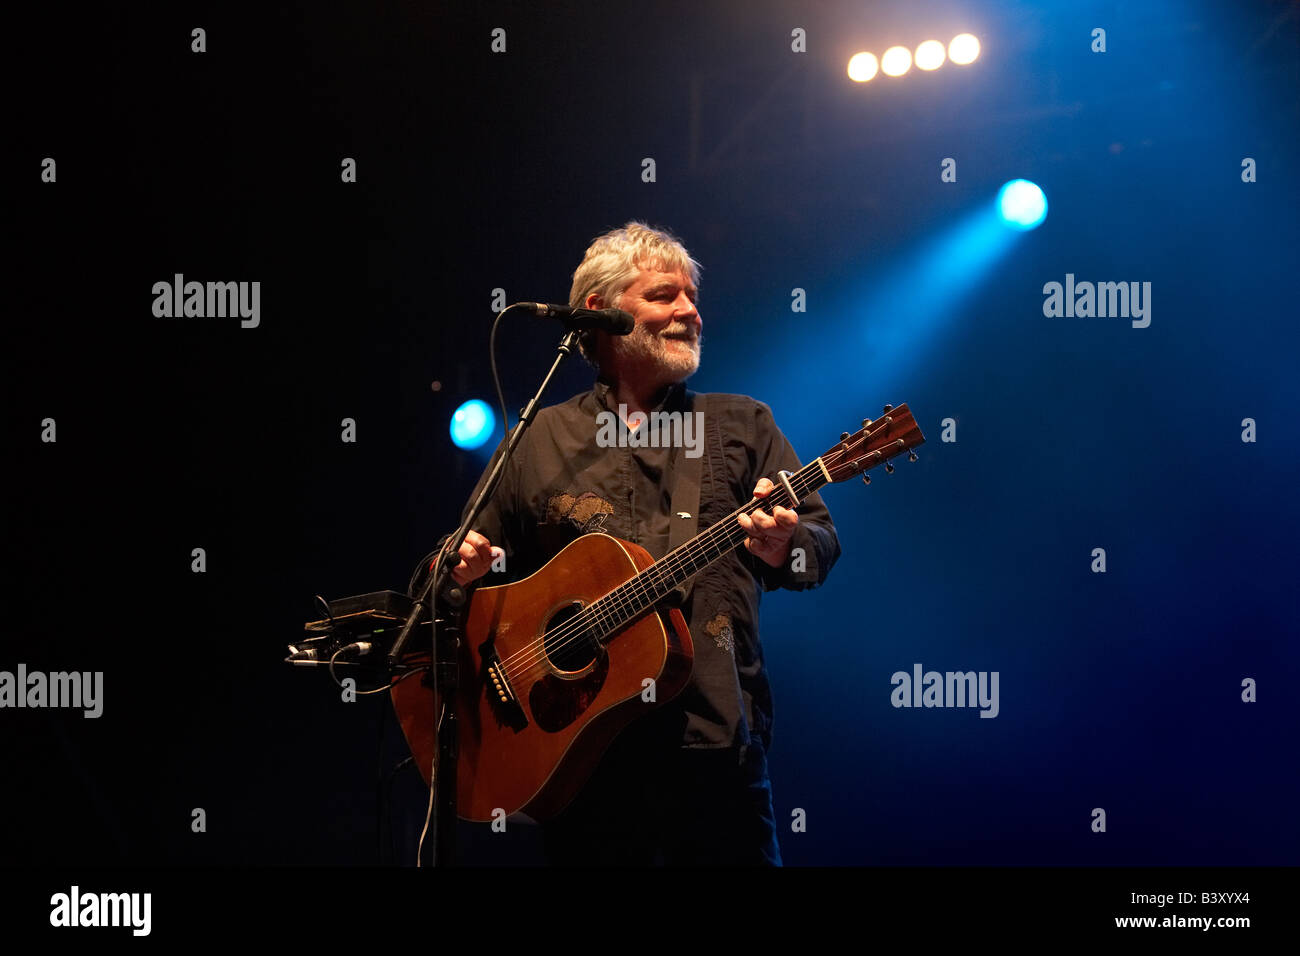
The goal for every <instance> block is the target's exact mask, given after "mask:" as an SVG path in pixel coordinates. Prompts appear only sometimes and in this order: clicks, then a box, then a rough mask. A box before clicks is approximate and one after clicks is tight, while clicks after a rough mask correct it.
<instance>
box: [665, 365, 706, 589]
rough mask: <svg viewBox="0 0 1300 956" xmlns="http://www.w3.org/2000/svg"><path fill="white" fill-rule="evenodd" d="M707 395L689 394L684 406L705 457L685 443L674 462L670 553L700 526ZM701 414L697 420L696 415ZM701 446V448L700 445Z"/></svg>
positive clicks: (685, 398)
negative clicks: (691, 452)
mask: <svg viewBox="0 0 1300 956" xmlns="http://www.w3.org/2000/svg"><path fill="white" fill-rule="evenodd" d="M706 399H707V396H706V395H699V394H696V393H695V392H692V391H687V392H686V395H685V396H684V400H683V403H682V415H683V422H682V425H683V428H685V427H686V419H685V416H691V419H692V420H691V423H690V426H689V427H690V428H691V429H692V434H693V435H698V437H697V438H696V440H697V441H698V442H700V443H701V445H702V446H703V447H702V449H701V450H702V451H703V454H701V455H698V456H696V457H694V458H691V457H689V456H688V455H687V454H686V448H685V442H683V443H682V446H681V447H679V448H678V449H677V453H676V455H674V461H673V500H672V506H671V507H672V510H673V513H672V518H671V520H670V522H669V525H668V550H669V551H672V550H673V549H674V548H676V547H679V546H680V545H683V544H685V543H686V542H687V541H690V540H691V538H693V537H695V535H696V534H698V533H699V527H700V476H701V473H702V471H703V463H704V459H705V458H706V457H707V456H708V455H709V453H710V450H711V449H710V448H709V442H708V441H707V439H706V436H707V435H708V433H709V430H708V424H707V423H708V422H709V420H710V419H709V415H708V413H707V411H708V402H707V400H706ZM696 412H700V413H702V414H701V415H700V417H699V418H698V419H697V418H696V417H695V413H696ZM696 421H703V422H704V423H705V425H704V426H703V428H702V429H701V430H696V428H695V423H696ZM697 447H700V446H697ZM692 583H693V582H688V583H687V584H684V585H682V586H681V587H679V588H678V589H677V590H678V591H679V592H680V596H679V600H680V601H681V602H682V603H685V600H686V598H687V597H688V596H689V595H690V592H691V584H692Z"/></svg>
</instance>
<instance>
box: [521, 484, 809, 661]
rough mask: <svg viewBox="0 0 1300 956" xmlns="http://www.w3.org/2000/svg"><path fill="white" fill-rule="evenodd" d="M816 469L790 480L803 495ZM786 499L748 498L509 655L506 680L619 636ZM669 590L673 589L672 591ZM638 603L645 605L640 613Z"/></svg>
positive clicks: (779, 495) (781, 495)
mask: <svg viewBox="0 0 1300 956" xmlns="http://www.w3.org/2000/svg"><path fill="white" fill-rule="evenodd" d="M816 466H817V462H816V461H813V462H810V463H809V464H807V465H805V466H803V467H801V468H800V469H799V470H798V471H797V472H795V473H794V474H792V475H791V476H790V484H791V486H792V487H793V486H794V485H795V484H796V483H797V484H798V485H799V486H801V487H800V491H801V495H800V496H801V497H806V496H807V495H808V494H811V493H812V491H814V490H815V489H814V488H812V487H810V484H809V479H810V478H812V476H813V474H814V473H815V472H817V471H819V469H818V468H817V467H816ZM823 483H824V482H823ZM788 501H789V498H788V496H787V495H786V493H785V489H784V488H783V487H781V486H777V488H775V489H773V491H772V492H771V493H770V494H768V495H767V496H766V497H765V498H753V499H750V501H749V502H747V503H746V504H745V505H742V506H741V507H740V508H737V509H736V510H735V511H733V512H732V513H731V514H729V515H728V516H727V517H726V518H723V519H722V520H721V521H719V522H718V523H717V524H715V525H714V526H713V527H712V528H710V529H709V530H707V531H705V532H704V533H703V534H701V535H699V536H698V537H697V538H696V539H695V540H694V541H688V542H686V543H685V544H682V545H680V546H679V547H677V548H675V549H674V550H673V551H671V552H670V553H669V554H667V555H665V556H664V557H663V558H662V559H661V560H660V561H657V562H655V564H653V565H651V566H650V567H648V568H645V569H643V570H642V571H640V572H638V573H637V574H636V575H634V576H633V577H631V578H629V579H628V580H627V581H624V582H623V583H622V584H620V585H619V586H618V587H616V588H614V589H613V590H612V591H610V592H609V593H608V594H605V595H603V596H602V597H600V598H597V599H596V600H595V601H592V602H591V603H590V604H588V605H587V606H586V607H584V608H583V609H582V610H581V611H580V612H579V613H578V614H576V615H574V617H573V618H572V619H571V620H569V621H567V622H566V623H565V624H563V625H562V626H561V627H560V629H559V630H558V631H555V632H553V633H550V634H549V635H546V634H544V635H542V637H540V638H537V639H534V640H533V641H532V642H530V643H529V644H526V645H524V646H523V647H522V648H520V649H519V650H518V651H516V652H515V653H514V654H512V655H511V656H510V657H508V658H506V659H505V660H502V661H501V668H502V671H503V672H504V673H505V675H506V677H507V678H508V679H511V680H518V679H519V678H521V677H523V676H525V675H526V674H528V672H529V671H531V670H532V669H534V668H535V667H537V666H538V665H539V664H541V663H542V662H543V661H545V660H546V659H547V658H548V656H549V655H551V654H554V653H556V652H557V651H560V650H561V649H563V648H564V647H565V646H567V645H568V644H571V643H572V642H573V641H575V640H579V639H581V638H582V637H584V636H586V635H587V634H588V633H589V632H590V631H591V630H592V627H593V625H594V626H595V627H596V628H597V629H599V630H601V631H604V633H605V634H606V636H609V635H612V634H614V633H616V632H617V631H618V630H619V629H621V628H622V627H623V626H624V625H625V624H626V623H629V621H624V620H622V617H623V616H624V612H626V611H628V610H631V611H632V615H633V616H635V615H636V614H637V613H639V611H643V610H645V607H646V606H649V605H651V604H653V603H654V602H655V601H659V600H662V599H663V597H664V596H666V594H667V593H668V591H664V592H663V593H662V594H661V593H660V592H659V588H660V586H661V585H662V583H663V582H664V580H665V579H668V580H672V579H674V578H676V577H677V575H679V574H682V573H683V572H685V571H686V567H687V562H688V561H689V562H690V565H691V566H692V570H691V571H690V572H689V573H686V574H685V575H684V576H683V577H682V578H681V581H678V582H675V583H674V587H675V586H676V584H677V583H682V582H684V581H687V580H690V579H691V578H692V577H694V576H695V575H696V574H698V573H700V572H701V571H703V570H704V568H706V567H708V565H709V564H711V563H712V562H713V561H714V560H715V559H716V558H718V557H721V556H722V555H724V554H726V553H727V552H728V551H730V550H734V549H735V548H736V547H737V546H738V545H739V544H741V543H742V542H743V540H744V538H745V537H747V536H748V533H747V532H746V531H745V530H744V529H743V528H741V527H740V525H739V523H738V522H736V519H737V518H738V517H739V516H740V515H742V514H750V513H752V512H753V511H756V510H758V509H759V508H761V507H763V506H764V505H767V506H771V507H789V505H788ZM737 532H739V533H740V537H739V538H735V536H736V533H737ZM733 538H735V540H733ZM718 539H721V540H720V541H719V540H718ZM701 557H706V558H707V560H705V562H704V564H703V565H701V566H700V567H698V568H693V565H694V564H695V563H696V561H697V560H698V559H699V558H701ZM655 569H658V570H655ZM652 571H653V572H654V573H653V574H652V573H651V572H652ZM652 578H656V579H657V581H656V582H655V583H653V584H652V583H651V579H652ZM668 590H669V591H670V590H671V588H670V589H668ZM638 604H640V605H643V606H642V607H641V608H639V609H638V608H637V605H638ZM548 636H549V638H550V641H551V648H550V649H549V650H548V649H547V647H546V643H547V637H548ZM521 657H523V658H525V660H522V661H521V660H520V658H521Z"/></svg>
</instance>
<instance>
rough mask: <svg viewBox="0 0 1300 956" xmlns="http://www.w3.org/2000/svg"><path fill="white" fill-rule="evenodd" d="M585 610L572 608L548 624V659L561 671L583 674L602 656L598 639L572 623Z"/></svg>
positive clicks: (579, 605)
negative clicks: (583, 670) (581, 671)
mask: <svg viewBox="0 0 1300 956" xmlns="http://www.w3.org/2000/svg"><path fill="white" fill-rule="evenodd" d="M581 610H582V605H581V604H577V603H574V604H570V605H569V606H568V607H563V608H561V609H560V610H559V611H557V612H556V613H555V614H554V615H553V616H552V617H551V619H550V620H549V621H547V622H546V636H545V637H544V638H543V639H542V643H543V646H544V647H545V648H546V656H547V657H548V658H549V659H550V661H551V664H552V665H553V666H554V667H555V668H556V669H557V670H560V671H580V670H582V669H584V668H586V667H588V666H590V665H591V663H592V662H593V661H594V660H595V659H596V657H597V655H598V654H599V653H600V642H599V641H597V640H596V636H595V635H594V634H593V633H592V632H591V631H590V630H589V629H588V628H585V627H583V626H581V625H579V624H573V623H572V621H573V619H574V617H576V616H577V615H578V613H579V612H580V611H581Z"/></svg>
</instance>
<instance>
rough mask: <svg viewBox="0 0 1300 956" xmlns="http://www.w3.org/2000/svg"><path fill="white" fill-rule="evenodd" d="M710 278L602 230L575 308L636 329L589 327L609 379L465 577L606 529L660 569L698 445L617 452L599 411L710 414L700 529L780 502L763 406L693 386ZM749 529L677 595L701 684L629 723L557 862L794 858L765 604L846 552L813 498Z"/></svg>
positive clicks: (771, 427)
mask: <svg viewBox="0 0 1300 956" xmlns="http://www.w3.org/2000/svg"><path fill="white" fill-rule="evenodd" d="M698 285H699V264H698V263H697V262H695V260H694V259H692V258H691V257H690V255H689V254H688V253H687V251H686V249H685V248H684V247H683V246H682V244H681V243H680V242H679V241H678V240H677V239H676V238H675V237H673V236H672V235H671V234H669V233H667V232H665V231H663V230H659V229H653V228H651V227H649V226H647V225H646V224H644V223H641V222H629V223H627V224H626V225H624V226H623V227H621V228H619V229H614V230H612V231H610V232H608V233H606V234H604V235H602V236H599V237H598V238H597V239H596V240H595V241H594V242H593V243H592V244H591V246H590V247H589V248H588V249H587V252H586V255H585V256H584V257H583V260H582V263H581V264H580V265H579V266H578V268H577V270H576V271H575V272H574V275H573V288H572V291H571V293H570V297H569V304H570V305H572V306H581V307H584V308H589V309H601V308H618V309H622V310H624V311H626V312H629V313H631V314H632V316H633V317H634V318H635V320H636V324H635V326H634V328H633V331H632V332H631V333H630V334H628V335H625V336H613V335H609V334H607V333H605V332H586V333H584V334H583V335H582V337H581V339H580V347H581V350H582V353H583V355H584V356H585V357H586V358H587V359H588V361H589V362H591V363H592V364H593V365H594V366H595V368H596V370H597V380H596V383H595V385H594V387H593V388H592V389H591V390H590V391H588V392H584V393H582V394H580V395H576V396H574V397H573V398H571V399H569V400H568V401H567V402H564V403H563V404H560V405H554V406H551V407H549V408H545V409H542V410H541V411H540V412H538V414H537V417H536V420H535V422H534V424H533V426H532V427H531V428H530V429H529V431H528V432H527V433H526V434H525V436H524V439H523V441H522V443H521V444H520V446H519V448H518V449H517V450H516V452H515V453H514V454H513V455H512V456H511V459H510V462H509V463H508V467H507V470H506V473H505V475H504V476H503V478H502V482H501V485H500V486H499V487H498V489H497V492H496V494H495V495H494V496H493V498H492V500H491V501H490V502H489V503H488V505H487V507H486V508H485V509H484V511H483V513H482V515H481V516H480V519H479V521H478V522H477V524H476V527H475V529H474V530H472V531H471V532H470V533H469V535H468V537H467V538H466V540H465V543H464V544H463V545H462V546H461V549H460V552H459V556H460V561H459V563H458V564H457V566H456V567H455V569H454V570H453V576H454V577H455V579H456V580H457V581H458V582H459V583H460V584H462V585H472V584H473V582H475V581H476V580H477V579H479V578H481V577H482V576H483V575H484V574H486V573H487V572H488V570H489V569H490V568H491V566H492V562H493V549H494V546H495V547H499V548H501V549H504V552H505V555H506V559H507V560H506V567H507V568H508V569H509V571H510V574H509V577H510V578H512V579H518V578H523V577H526V576H527V575H529V574H531V573H532V572H533V571H535V570H537V569H538V568H539V567H541V566H542V565H543V564H545V562H546V561H548V560H549V559H550V558H551V557H553V556H554V555H555V554H556V553H558V552H559V551H560V550H561V549H562V548H563V547H564V546H565V545H566V544H568V543H569V542H570V541H572V540H573V539H574V538H575V537H576V536H578V535H581V534H586V533H590V532H593V531H601V532H605V533H607V534H611V535H614V536H615V537H619V538H624V539H626V540H629V541H633V542H635V543H637V544H639V545H641V546H642V547H644V548H645V549H646V550H647V551H649V553H650V554H651V556H652V557H654V558H655V559H659V558H661V557H663V556H664V555H665V554H666V553H667V552H668V551H669V550H670V548H669V539H670V537H672V536H673V534H674V529H673V526H672V522H673V520H674V519H675V517H676V518H678V519H680V518H681V516H682V515H685V517H686V518H691V517H692V516H690V515H689V514H686V513H685V512H681V513H679V514H678V515H676V516H674V513H673V509H672V507H671V503H672V501H673V494H674V491H675V489H676V486H677V483H678V480H684V479H681V476H683V475H685V474H688V472H687V468H688V466H689V459H687V458H686V455H687V454H690V452H689V451H688V452H686V453H685V454H683V451H682V449H681V448H680V447H679V448H672V447H665V444H666V443H661V442H654V443H645V442H620V443H617V444H615V445H613V446H611V443H610V442H608V441H599V440H598V435H599V432H600V429H599V427H598V422H599V421H600V420H601V419H602V416H603V418H604V420H605V421H609V419H610V415H611V413H612V414H616V415H618V416H620V418H621V419H622V423H621V424H622V425H623V426H625V427H626V428H627V429H628V430H629V431H631V432H634V431H635V430H636V429H637V428H638V427H646V422H648V421H649V420H650V417H652V416H655V415H657V414H667V415H671V414H672V413H675V412H681V413H682V414H684V415H689V414H693V412H694V411H698V410H701V409H702V410H703V411H702V414H703V424H704V428H703V432H704V434H703V436H702V439H701V444H702V448H698V447H697V449H696V450H695V453H694V457H695V458H697V459H699V461H698V463H697V464H696V465H695V467H696V468H697V469H698V472H690V474H692V476H693V477H692V479H691V480H692V481H693V482H696V483H698V485H699V508H698V511H699V513H698V516H696V517H697V518H698V524H695V522H694V520H693V521H692V528H695V527H698V529H699V530H703V529H705V528H707V527H709V526H710V525H712V524H713V523H715V522H717V521H719V520H721V519H722V518H724V517H726V516H727V515H729V514H730V513H731V512H732V511H734V510H735V509H736V508H738V507H740V506H741V505H743V504H745V503H746V502H747V501H749V499H750V497H751V496H755V495H756V496H759V497H763V496H766V495H767V494H768V493H769V492H770V491H771V490H772V488H773V485H772V482H771V481H770V480H769V478H768V476H774V475H775V474H776V473H777V472H778V471H779V470H782V469H785V470H788V471H795V470H797V469H798V467H799V466H800V462H799V459H798V456H797V455H796V454H795V452H794V449H793V448H792V447H791V445H790V443H789V442H788V441H787V440H786V438H785V436H784V435H783V434H782V433H781V430H780V429H779V428H778V427H777V426H776V423H775V422H774V421H773V419H772V413H771V410H770V409H769V408H768V407H767V406H766V405H764V404H762V403H761V402H758V401H755V400H754V399H752V398H749V397H748V396H744V395H726V394H708V395H696V394H694V393H691V392H689V391H687V390H686V388H685V386H684V385H683V382H684V381H685V380H686V379H687V378H688V377H689V376H690V375H692V374H694V372H695V371H696V370H697V369H698V368H699V364H700V348H701V338H702V335H701V333H702V330H703V321H702V320H701V318H700V313H699V309H698V308H697V306H696V299H697V296H698ZM679 444H680V443H679ZM500 452H501V449H500V448H498V450H497V453H498V454H500ZM485 475H486V472H485ZM738 520H739V522H740V524H741V526H742V527H743V528H744V530H745V532H746V533H747V535H748V537H747V538H746V539H745V541H744V546H743V548H741V549H737V550H736V551H733V552H731V553H730V554H729V555H726V556H725V557H723V558H721V559H719V560H718V561H716V562H714V563H713V564H712V565H710V566H709V567H708V568H706V569H705V570H703V571H702V572H700V574H699V575H698V576H697V577H696V578H695V579H694V580H693V582H692V583H691V587H690V589H689V591H687V592H686V593H685V594H683V595H679V598H680V599H681V601H682V604H681V610H682V613H683V615H684V616H685V618H686V620H687V621H688V622H689V626H690V630H691V635H692V638H693V643H694V646H695V661H694V668H693V671H692V674H691V679H690V682H689V684H688V685H687V687H686V689H685V690H683V691H682V693H681V694H679V695H678V696H677V697H676V698H675V699H674V700H672V701H671V702H669V703H667V704H664V705H663V706H661V707H659V708H658V709H656V710H654V711H653V712H651V713H650V714H649V715H647V716H645V717H642V718H640V719H638V720H637V721H635V722H634V723H633V724H632V725H631V727H629V728H628V729H627V730H625V731H624V732H623V733H622V734H621V735H620V736H619V738H618V739H617V740H616V741H615V742H614V744H613V745H611V747H610V749H609V751H608V752H607V753H606V754H605V756H604V757H603V758H602V760H601V763H600V765H599V767H598V768H597V770H596V771H595V773H594V775H593V777H592V779H591V780H590V781H589V782H588V784H587V785H586V786H585V787H584V789H583V791H582V792H581V793H580V794H579V795H578V797H577V798H575V800H574V801H573V803H571V804H570V805H569V807H567V808H566V809H565V810H564V812H563V813H561V814H560V815H559V816H558V817H556V818H555V819H554V820H553V821H550V822H548V823H547V824H546V825H545V827H544V840H545V846H546V854H547V857H548V859H549V860H550V861H551V862H553V863H559V864H632V865H637V864H642V865H645V864H654V863H666V864H688V865H689V864H773V865H779V864H780V862H781V856H780V848H779V846H778V843H777V838H776V823H775V816H774V812H773V800H772V788H771V784H770V781H769V778H768V774H767V760H766V753H767V751H768V749H769V748H770V746H771V727H772V698H771V690H770V685H769V683H768V679H767V674H766V671H765V669H764V663H763V651H762V646H761V644H760V643H759V638H758V605H759V598H760V595H761V593H762V592H763V591H765V590H773V589H775V588H778V587H784V588H790V589H794V590H802V589H805V588H812V587H816V586H818V585H820V584H821V583H822V581H824V580H825V578H826V574H827V572H828V571H829V570H830V568H831V565H833V564H834V563H835V560H836V558H838V557H839V553H840V547H839V541H838V538H837V537H836V534H835V529H834V526H833V525H832V523H831V518H830V513H829V512H828V511H827V510H826V506H825V505H824V504H823V503H822V501H821V498H820V497H819V496H818V495H816V494H811V495H809V496H808V497H807V498H805V499H804V500H803V501H802V502H800V503H799V505H798V507H797V508H795V509H793V510H791V509H787V508H781V507H777V508H774V509H772V511H771V513H770V514H768V513H767V512H766V511H764V510H759V511H755V512H754V513H753V515H752V518H751V517H749V516H745V515H741V516H740V517H739V519H738ZM493 583H498V580H497V579H496V578H494V580H493Z"/></svg>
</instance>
